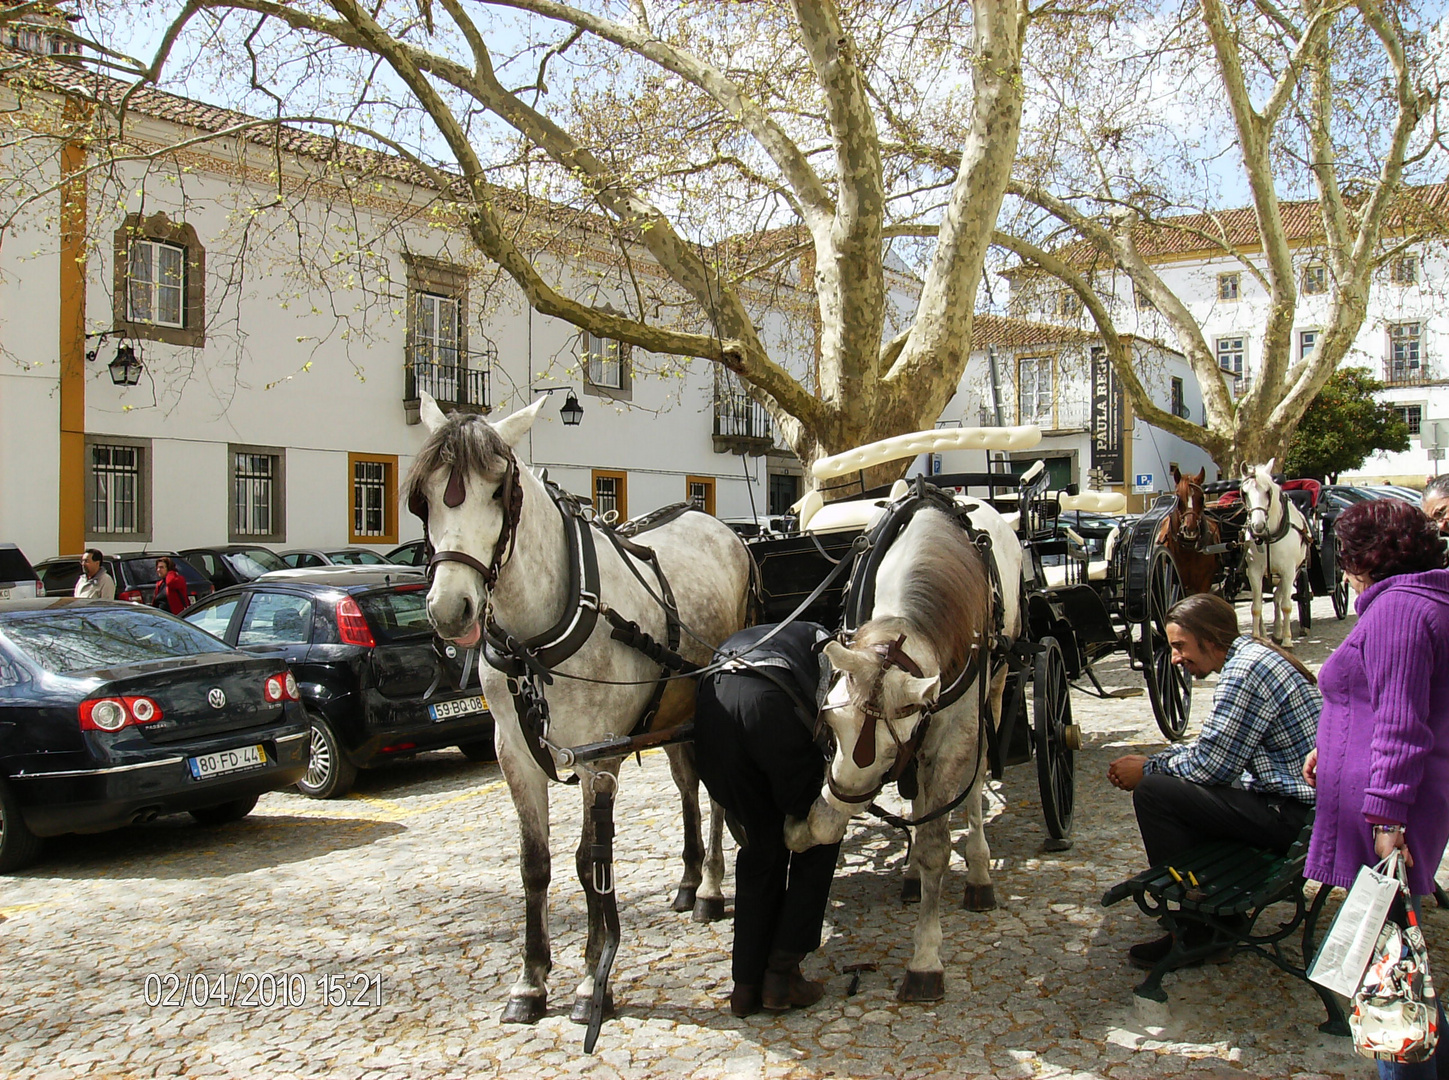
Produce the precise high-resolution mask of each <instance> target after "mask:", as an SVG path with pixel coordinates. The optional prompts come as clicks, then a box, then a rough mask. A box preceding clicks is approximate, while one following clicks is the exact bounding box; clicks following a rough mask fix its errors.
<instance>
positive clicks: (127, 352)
mask: <svg viewBox="0 0 1449 1080" xmlns="http://www.w3.org/2000/svg"><path fill="white" fill-rule="evenodd" d="M106 367H107V368H108V369H110V372H111V382H113V383H115V384H116V385H117V386H135V385H136V384H137V383H139V382H140V381H141V360H140V358H139V357H137V356H136V350H135V349H134V348H133V347H132V346H130V345H128V344H125V343H122V344H121V346H120V347H119V348H117V349H116V358H115V359H114V360H112V361H111V362H110V363H109V364H107V365H106Z"/></svg>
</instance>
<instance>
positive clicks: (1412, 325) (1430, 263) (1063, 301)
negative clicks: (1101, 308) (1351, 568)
mask: <svg viewBox="0 0 1449 1080" xmlns="http://www.w3.org/2000/svg"><path fill="white" fill-rule="evenodd" d="M1406 195H1407V196H1408V197H1409V198H1411V199H1413V200H1414V202H1415V203H1416V205H1418V206H1419V207H1420V208H1421V209H1422V210H1424V211H1426V212H1428V213H1434V214H1437V213H1438V212H1439V211H1440V210H1442V207H1443V204H1444V203H1445V202H1446V200H1449V185H1437V186H1433V187H1421V188H1414V189H1410V190H1409V191H1408V192H1406ZM1282 210H1283V219H1284V222H1285V225H1286V227H1287V228H1288V231H1289V239H1290V242H1291V243H1292V245H1293V248H1294V261H1295V266H1296V270H1297V274H1298V286H1299V304H1298V312H1297V318H1298V322H1297V325H1296V326H1295V327H1294V330H1293V342H1292V347H1293V350H1294V358H1295V359H1297V358H1300V357H1302V356H1305V355H1307V353H1308V352H1309V351H1310V350H1311V349H1312V348H1313V346H1314V344H1315V342H1316V341H1317V336H1318V333H1319V331H1320V330H1321V329H1322V327H1323V326H1324V325H1325V323H1326V321H1327V318H1328V312H1329V304H1330V290H1331V286H1332V283H1331V281H1330V278H1329V270H1328V267H1327V265H1326V263H1325V262H1324V261H1323V257H1322V252H1321V247H1320V245H1321V242H1322V230H1321V226H1320V225H1319V218H1318V213H1319V211H1318V205H1317V203H1313V202H1285V203H1283V204H1282ZM1167 224H1168V225H1182V226H1188V227H1190V228H1170V227H1164V228H1161V229H1152V230H1147V229H1144V230H1143V234H1142V236H1141V238H1140V239H1139V244H1138V247H1139V250H1140V251H1141V252H1142V253H1143V255H1144V256H1145V257H1146V258H1147V259H1148V261H1149V262H1150V263H1152V264H1153V266H1154V269H1155V270H1156V271H1157V272H1158V273H1159V274H1160V275H1161V276H1162V279H1163V281H1164V283H1165V284H1166V285H1167V287H1168V288H1169V289H1171V290H1172V291H1173V292H1174V293H1175V294H1176V295H1177V296H1178V297H1179V298H1180V299H1182V301H1183V302H1184V303H1185V304H1186V305H1187V307H1188V309H1189V310H1190V311H1191V312H1192V314H1193V317H1194V318H1195V319H1196V320H1197V322H1198V325H1199V326H1201V327H1202V330H1203V336H1204V338H1205V339H1206V340H1207V343H1208V345H1209V347H1210V348H1212V349H1213V351H1214V353H1215V355H1216V356H1217V358H1218V363H1219V366H1220V367H1221V368H1222V370H1223V372H1224V375H1225V377H1226V378H1228V379H1231V380H1232V381H1233V383H1234V384H1235V385H1236V386H1238V387H1240V388H1241V387H1243V386H1246V385H1247V383H1248V381H1250V380H1251V379H1252V378H1253V376H1254V374H1255V373H1256V372H1257V371H1258V370H1259V369H1260V368H1261V365H1262V359H1263V355H1262V353H1263V340H1262V332H1263V327H1264V325H1265V324H1266V318H1267V313H1268V310H1269V297H1268V294H1267V292H1266V290H1265V289H1264V288H1263V286H1262V285H1260V284H1259V282H1258V281H1257V279H1256V278H1254V277H1253V275H1252V274H1250V273H1247V272H1246V271H1245V270H1244V267H1243V265H1242V263H1241V262H1240V261H1239V260H1237V259H1234V258H1230V257H1228V256H1226V255H1224V254H1222V253H1221V252H1220V251H1219V252H1210V251H1206V250H1203V248H1204V247H1205V244H1204V242H1203V241H1201V240H1197V239H1195V238H1194V236H1193V228H1196V229H1197V230H1198V232H1199V233H1202V232H1217V231H1218V230H1221V231H1222V234H1223V235H1224V236H1225V237H1226V238H1227V242H1228V243H1230V244H1231V245H1233V246H1234V247H1235V248H1236V249H1237V250H1239V251H1241V252H1243V253H1244V254H1245V255H1246V256H1247V257H1249V258H1252V257H1253V256H1254V255H1255V254H1256V252H1257V251H1258V250H1259V247H1258V228H1257V220H1256V218H1255V216H1254V213H1253V211H1252V209H1251V208H1242V209H1236V210H1228V211H1224V212H1222V213H1219V214H1216V215H1214V216H1213V218H1212V219H1208V218H1207V217H1206V216H1205V215H1188V216H1185V217H1183V218H1181V219H1174V220H1172V221H1170V222H1168V223H1167ZM1397 242H1398V240H1397V238H1395V237H1388V238H1386V243H1397ZM1068 253H1069V254H1071V255H1073V256H1075V257H1076V258H1077V260H1078V261H1079V262H1080V263H1081V264H1082V265H1090V264H1091V262H1092V260H1093V256H1092V255H1091V249H1089V248H1088V246H1087V245H1084V244H1083V245H1077V246H1075V247H1073V248H1071V249H1068ZM1097 258H1100V256H1098V257H1097ZM1094 274H1095V277H1094V283H1095V285H1096V287H1097V288H1098V289H1099V290H1100V291H1101V293H1103V294H1106V295H1109V296H1110V297H1111V300H1112V311H1111V313H1112V317H1113V319H1114V321H1115V322H1117V324H1118V325H1119V326H1120V327H1123V328H1124V329H1127V330H1130V331H1132V332H1133V333H1136V334H1139V335H1141V336H1142V337H1143V338H1146V339H1149V340H1165V341H1167V342H1169V343H1172V342H1173V341H1174V340H1175V337H1174V335H1173V334H1172V332H1171V329H1170V327H1169V326H1168V323H1167V321H1166V320H1165V319H1163V318H1162V317H1161V316H1160V315H1159V314H1158V313H1157V312H1156V311H1155V310H1154V309H1153V308H1152V307H1151V306H1150V305H1149V304H1146V303H1141V302H1139V301H1138V299H1137V297H1136V295H1135V292H1134V289H1133V286H1132V283H1131V281H1130V280H1129V279H1128V278H1127V277H1126V275H1125V274H1120V273H1117V272H1115V271H1114V270H1112V269H1111V268H1107V269H1099V270H1096V271H1095V272H1094ZM1104 276H1105V277H1107V278H1108V280H1107V281H1105V282H1104V280H1103V278H1104ZM1010 280H1011V285H1012V310H1013V311H1014V312H1021V313H1023V314H1029V315H1032V316H1034V317H1047V318H1052V319H1054V320H1055V321H1057V322H1064V323H1069V324H1071V325H1080V326H1090V325H1091V324H1090V320H1089V319H1088V318H1087V317H1086V316H1085V315H1084V314H1083V312H1082V309H1081V305H1080V303H1079V301H1078V299H1077V297H1076V295H1075V294H1074V293H1071V292H1070V291H1067V290H1066V289H1065V286H1062V285H1061V283H1060V282H1057V281H1056V280H1055V279H1045V278H1044V277H1043V276H1042V275H1039V274H1033V273H1030V272H1022V271H1017V272H1015V273H1013V274H1011V275H1010ZM1046 281H1050V282H1051V284H1045V283H1044V282H1046ZM1446 284H1449V260H1446V253H1445V250H1444V246H1443V238H1442V236H1441V237H1435V238H1433V239H1430V240H1426V241H1424V242H1422V243H1418V244H1414V245H1411V246H1410V247H1408V248H1407V249H1405V250H1404V251H1402V252H1400V253H1398V254H1396V255H1395V256H1394V257H1393V258H1392V259H1391V260H1390V261H1389V262H1388V263H1387V264H1386V265H1385V266H1383V267H1382V268H1381V269H1380V270H1379V271H1378V273H1377V275H1376V277H1375V280H1374V283H1373V288H1372V291H1371V292H1370V296H1369V308H1368V314H1367V317H1366V318H1365V320H1364V324H1363V328H1362V330H1361V331H1360V332H1359V335H1358V338H1357V340H1356V341H1355V342H1354V344H1353V346H1352V348H1351V349H1350V350H1349V352H1348V354H1347V355H1346V356H1345V357H1344V359H1343V361H1342V366H1345V367H1365V368H1368V369H1369V371H1370V372H1372V373H1373V375H1374V377H1375V378H1378V379H1380V380H1382V381H1383V382H1384V383H1386V384H1387V386H1388V389H1386V390H1385V391H1384V393H1383V395H1382V400H1385V401H1387V402H1390V403H1392V404H1393V405H1395V406H1396V407H1397V408H1398V409H1399V410H1400V411H1401V412H1402V414H1403V416H1404V419H1405V421H1406V422H1407V424H1408V426H1409V431H1410V435H1411V439H1412V446H1411V449H1410V450H1409V451H1408V452H1406V453H1401V454H1379V455H1377V456H1376V457H1375V458H1373V459H1371V460H1370V461H1368V462H1367V463H1365V465H1364V466H1363V468H1362V469H1361V470H1359V475H1357V476H1355V477H1349V476H1345V477H1343V478H1342V479H1343V480H1344V481H1345V482H1350V481H1352V480H1366V481H1371V482H1377V483H1401V484H1410V485H1414V486H1419V487H1422V486H1423V484H1424V481H1425V479H1426V477H1428V476H1432V475H1434V474H1435V473H1437V472H1440V471H1443V469H1442V463H1441V462H1437V461H1435V460H1432V458H1433V454H1432V453H1431V452H1432V451H1433V449H1434V448H1435V446H1436V442H1437V445H1439V446H1449V369H1446V368H1445V367H1444V365H1443V363H1442V362H1439V361H1437V360H1436V357H1437V355H1438V352H1437V350H1438V346H1439V344H1441V343H1444V342H1449V304H1446V295H1445V287H1446ZM1193 418H1194V419H1197V420H1198V421H1199V422H1200V421H1201V415H1200V414H1194V416H1193Z"/></svg>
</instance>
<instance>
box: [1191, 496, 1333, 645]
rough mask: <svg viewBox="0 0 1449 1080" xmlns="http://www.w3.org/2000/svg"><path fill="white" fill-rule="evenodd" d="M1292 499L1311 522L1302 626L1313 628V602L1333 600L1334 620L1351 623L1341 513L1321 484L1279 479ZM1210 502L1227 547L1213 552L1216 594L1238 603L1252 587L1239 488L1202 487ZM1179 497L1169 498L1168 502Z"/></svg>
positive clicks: (1302, 574)
mask: <svg viewBox="0 0 1449 1080" xmlns="http://www.w3.org/2000/svg"><path fill="white" fill-rule="evenodd" d="M1275 479H1277V481H1278V484H1279V486H1280V487H1281V488H1282V489H1283V496H1284V498H1286V499H1288V500H1289V501H1290V502H1292V503H1293V504H1294V505H1295V506H1297V507H1298V509H1299V510H1300V511H1302V513H1303V517H1304V518H1305V519H1306V520H1307V522H1308V559H1307V561H1306V562H1305V563H1304V565H1303V567H1302V568H1301V569H1300V570H1299V573H1298V580H1297V581H1296V582H1295V583H1294V587H1293V598H1294V600H1295V602H1296V603H1297V605H1298V624H1299V626H1301V627H1302V628H1303V629H1304V630H1308V629H1311V628H1312V626H1313V607H1312V605H1313V598H1314V597H1315V596H1331V597H1333V614H1334V615H1335V616H1336V617H1337V618H1339V619H1345V618H1347V617H1348V579H1347V578H1346V577H1345V576H1344V572H1343V567H1341V566H1340V565H1339V564H1338V540H1337V538H1336V535H1335V532H1334V528H1335V525H1336V523H1337V521H1338V515H1339V511H1338V510H1337V509H1334V508H1333V507H1331V506H1329V505H1328V503H1327V502H1326V501H1324V500H1323V499H1321V498H1320V494H1321V488H1320V485H1319V483H1318V481H1316V480H1283V479H1282V478H1281V477H1278V478H1275ZM1203 492H1204V494H1205V495H1206V496H1207V498H1208V499H1209V500H1210V501H1209V503H1208V516H1209V517H1210V518H1211V519H1212V520H1213V521H1215V522H1217V525H1218V531H1219V533H1220V535H1221V537H1222V543H1221V544H1219V545H1217V546H1215V547H1213V548H1211V549H1209V550H1210V551H1212V552H1213V553H1215V554H1217V556H1218V559H1219V562H1220V566H1221V569H1220V572H1219V577H1218V580H1217V583H1216V589H1217V591H1218V592H1219V593H1220V594H1221V595H1222V597H1223V599H1225V600H1227V601H1228V602H1229V603H1236V602H1237V601H1238V600H1239V599H1240V598H1241V596H1242V593H1243V589H1244V587H1245V586H1246V584H1247V578H1246V577H1245V576H1244V573H1243V546H1244V544H1245V543H1246V542H1247V541H1245V539H1244V534H1245V533H1246V531H1247V514H1246V512H1245V510H1244V508H1243V503H1242V501H1241V499H1239V498H1238V494H1237V493H1238V483H1237V481H1234V480H1217V481H1214V482H1212V483H1209V484H1204V485H1203ZM1175 497H1176V496H1164V497H1163V498H1164V500H1165V499H1168V498H1175Z"/></svg>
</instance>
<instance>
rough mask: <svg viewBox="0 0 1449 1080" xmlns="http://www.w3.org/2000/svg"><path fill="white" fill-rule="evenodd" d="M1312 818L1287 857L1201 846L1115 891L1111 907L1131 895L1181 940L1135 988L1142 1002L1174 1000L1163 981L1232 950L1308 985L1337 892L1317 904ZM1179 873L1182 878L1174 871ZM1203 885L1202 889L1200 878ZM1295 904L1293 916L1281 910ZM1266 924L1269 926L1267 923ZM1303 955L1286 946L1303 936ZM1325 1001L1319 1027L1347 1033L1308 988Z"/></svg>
mask: <svg viewBox="0 0 1449 1080" xmlns="http://www.w3.org/2000/svg"><path fill="white" fill-rule="evenodd" d="M1311 829H1312V819H1310V820H1309V823H1308V824H1307V825H1305V826H1304V827H1303V832H1302V833H1300V834H1299V836H1298V839H1297V840H1296V841H1294V843H1293V846H1292V847H1291V848H1289V849H1288V851H1287V853H1286V854H1283V855H1277V854H1274V853H1273V852H1271V851H1264V850H1263V849H1262V848H1254V847H1249V846H1247V845H1246V844H1233V843H1212V844H1204V845H1202V846H1201V847H1195V848H1193V849H1192V850H1191V851H1188V852H1185V853H1184V854H1182V855H1180V856H1178V857H1177V858H1176V859H1174V860H1173V863H1172V866H1171V867H1168V866H1165V865H1164V866H1153V867H1150V868H1149V869H1147V870H1144V871H1143V872H1142V873H1140V874H1138V875H1137V876H1136V877H1134V878H1129V879H1128V880H1127V881H1123V882H1121V883H1120V884H1117V885H1114V886H1112V888H1110V889H1108V890H1107V892H1106V894H1105V895H1104V896H1103V897H1102V906H1103V907H1111V906H1112V905H1113V904H1116V903H1118V902H1120V901H1122V900H1125V899H1127V898H1128V897H1129V896H1130V897H1131V898H1132V899H1133V900H1135V901H1137V906H1138V907H1139V908H1141V909H1142V910H1143V912H1144V913H1146V914H1148V915H1150V916H1152V917H1153V918H1155V919H1158V920H1159V921H1160V922H1161V923H1162V925H1163V927H1164V928H1165V929H1167V930H1170V931H1171V932H1172V934H1173V936H1174V939H1175V940H1174V941H1173V944H1172V950H1171V951H1170V952H1169V953H1168V954H1167V955H1166V956H1165V957H1163V958H1162V960H1160V961H1159V962H1158V963H1157V965H1156V966H1155V967H1154V968H1153V969H1152V970H1151V971H1150V972H1148V974H1147V978H1145V979H1143V980H1142V982H1141V983H1139V984H1138V985H1137V986H1136V987H1135V988H1134V989H1133V993H1134V994H1135V995H1137V996H1138V997H1141V998H1146V999H1148V1000H1151V1001H1157V1002H1162V1003H1166V1001H1167V994H1166V993H1165V992H1164V991H1163V989H1162V978H1163V976H1164V975H1166V974H1167V973H1168V972H1171V971H1176V970H1178V969H1179V968H1182V967H1186V966H1187V965H1189V964H1194V963H1197V962H1200V961H1202V960H1205V959H1207V958H1208V957H1210V956H1215V955H1217V954H1220V953H1222V952H1223V951H1224V950H1231V951H1232V953H1234V954H1236V953H1238V952H1254V953H1257V954H1258V955H1259V956H1261V957H1263V958H1264V959H1266V960H1267V961H1269V962H1270V963H1272V964H1274V965H1276V966H1277V967H1279V968H1281V969H1283V970H1284V971H1286V972H1288V974H1290V975H1292V976H1294V977H1295V978H1299V979H1303V980H1304V981H1305V982H1307V970H1306V969H1307V966H1308V964H1309V963H1310V962H1311V960H1312V957H1313V956H1314V954H1315V952H1316V951H1317V950H1316V943H1315V937H1314V935H1315V933H1316V931H1317V928H1318V919H1319V916H1320V915H1321V914H1322V912H1323V906H1324V904H1325V903H1327V901H1328V894H1329V893H1330V892H1331V891H1332V890H1331V889H1329V888H1327V887H1324V888H1320V889H1319V890H1318V893H1317V895H1315V896H1314V897H1313V899H1312V900H1311V901H1310V900H1309V898H1308V894H1307V884H1308V883H1307V882H1306V881H1305V880H1304V878H1303V866H1304V862H1305V861H1306V860H1307V858H1308V837H1309V833H1310V831H1311ZM1174 870H1175V871H1176V872H1177V876H1176V877H1174V876H1173V873H1172V871H1174ZM1194 880H1196V882H1197V884H1196V885H1194V884H1193V881H1194ZM1289 904H1291V905H1292V909H1291V910H1292V914H1291V917H1289V918H1288V919H1287V921H1281V922H1280V921H1278V920H1279V919H1281V917H1282V915H1283V914H1286V913H1287V909H1286V908H1285V907H1277V908H1276V910H1275V911H1274V914H1273V915H1271V916H1268V917H1266V918H1265V917H1264V913H1265V912H1267V911H1268V910H1269V909H1272V908H1275V905H1289ZM1260 922H1262V923H1263V924H1264V925H1263V926H1262V927H1260V926H1259V923H1260ZM1196 927H1206V928H1207V929H1208V930H1210V931H1211V934H1210V935H1209V936H1207V937H1206V938H1204V939H1203V944H1201V945H1196V946H1194V947H1193V948H1187V947H1185V946H1184V945H1183V940H1184V936H1185V931H1187V930H1188V929H1189V928H1196ZM1300 930H1301V937H1300V946H1301V948H1300V950H1299V955H1298V956H1297V957H1294V956H1293V955H1291V953H1289V952H1287V951H1285V949H1284V948H1283V944H1284V942H1286V941H1288V940H1289V939H1290V938H1292V937H1294V936H1296V935H1299V932H1300ZM1308 985H1309V986H1312V987H1313V989H1314V991H1315V992H1317V994H1318V996H1319V998H1321V999H1322V1001H1323V1007H1324V1008H1325V1009H1326V1010H1327V1012H1328V1019H1327V1020H1326V1021H1324V1022H1323V1023H1322V1024H1320V1025H1319V1030H1320V1031H1323V1032H1326V1033H1328V1034H1330V1035H1347V1034H1348V1020H1347V1018H1346V1017H1345V1016H1344V1012H1343V1007H1342V1006H1341V1005H1340V1004H1339V1002H1338V999H1337V998H1336V997H1334V995H1333V994H1332V993H1330V992H1329V991H1327V990H1325V989H1323V988H1322V987H1320V986H1317V985H1315V984H1313V983H1308Z"/></svg>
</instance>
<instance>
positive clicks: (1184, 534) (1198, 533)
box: [1177, 480, 1207, 549]
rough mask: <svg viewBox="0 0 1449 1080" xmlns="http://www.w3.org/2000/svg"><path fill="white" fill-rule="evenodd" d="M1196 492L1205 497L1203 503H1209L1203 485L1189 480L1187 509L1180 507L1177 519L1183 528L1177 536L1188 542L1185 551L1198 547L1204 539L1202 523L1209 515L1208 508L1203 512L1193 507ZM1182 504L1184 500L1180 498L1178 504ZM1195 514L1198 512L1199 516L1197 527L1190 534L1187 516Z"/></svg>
mask: <svg viewBox="0 0 1449 1080" xmlns="http://www.w3.org/2000/svg"><path fill="white" fill-rule="evenodd" d="M1194 490H1196V491H1197V493H1198V494H1200V495H1202V497H1203V503H1204V504H1206V503H1207V491H1206V490H1205V489H1204V488H1203V486H1202V485H1201V484H1199V483H1198V482H1197V481H1196V480H1188V481H1187V492H1188V498H1187V508H1186V509H1185V510H1184V509H1181V507H1180V505H1179V510H1178V518H1177V520H1178V524H1179V525H1181V526H1182V528H1180V529H1179V530H1178V533H1177V535H1178V538H1179V539H1181V540H1183V541H1186V543H1185V545H1184V549H1187V548H1190V547H1196V546H1197V543H1198V541H1199V540H1200V539H1201V537H1202V521H1203V518H1204V517H1205V516H1206V515H1207V510H1206V506H1204V509H1202V510H1196V509H1195V507H1194V506H1193V502H1192V495H1193V491H1194ZM1181 502H1182V499H1181V497H1180V496H1179V498H1178V503H1179V504H1181ZM1194 512H1196V514H1197V527H1196V528H1194V529H1193V530H1192V531H1191V532H1188V530H1187V515H1188V514H1190V513H1194Z"/></svg>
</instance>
